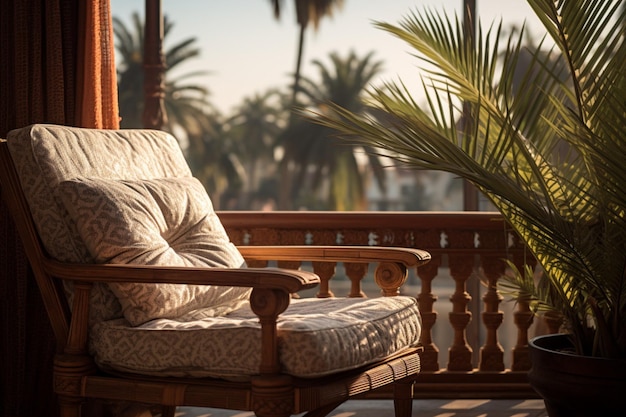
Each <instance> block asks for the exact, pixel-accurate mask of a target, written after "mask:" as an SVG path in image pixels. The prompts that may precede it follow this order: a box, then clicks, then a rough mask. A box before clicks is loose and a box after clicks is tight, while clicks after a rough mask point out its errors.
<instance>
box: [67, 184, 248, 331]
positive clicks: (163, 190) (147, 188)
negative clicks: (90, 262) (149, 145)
mask: <svg viewBox="0 0 626 417" xmlns="http://www.w3.org/2000/svg"><path fill="white" fill-rule="evenodd" d="M59 192H60V198H61V200H62V201H63V204H64V205H65V207H66V208H67V210H68V212H69V214H70V217H71V218H72V219H73V220H74V221H75V223H76V226H77V229H78V232H79V234H80V236H81V238H82V239H83V241H84V242H85V245H86V246H87V248H88V250H89V252H90V253H91V255H92V256H93V257H94V258H95V259H96V261H97V262H99V263H113V264H143V265H161V266H194V267H198V266H200V267H231V268H239V267H242V266H243V265H244V260H243V258H242V256H241V254H240V253H239V251H238V250H237V248H236V247H235V245H233V244H232V243H231V242H230V240H229V238H228V236H227V234H226V231H225V230H224V228H223V226H222V224H221V222H220V220H219V218H218V217H217V215H216V213H215V211H214V210H213V205H212V203H211V200H210V199H209V197H208V195H207V193H206V191H205V189H204V187H203V186H202V184H201V183H200V182H199V181H198V180H197V179H195V178H193V177H177V178H162V179H152V180H135V181H133V180H110V179H99V178H76V179H72V180H69V181H63V182H62V183H61V184H60V185H59ZM109 285H110V287H111V289H112V290H113V292H114V293H115V295H116V296H117V298H118V299H119V301H120V303H121V305H122V309H123V312H124V317H125V318H126V319H127V320H128V321H129V322H130V323H131V324H132V325H134V326H137V325H140V324H142V323H145V322H147V321H149V320H152V319H156V318H176V317H179V316H182V315H184V314H187V313H189V312H191V311H194V310H198V309H205V308H208V307H210V308H209V309H206V311H210V312H211V313H209V314H212V315H220V314H226V313H228V312H230V311H232V310H234V309H236V308H238V307H239V306H240V305H241V304H243V303H245V301H246V300H247V298H248V296H249V293H250V289H249V288H243V287H223V286H214V285H184V284H152V283H150V284H146V283H111V284H109Z"/></svg>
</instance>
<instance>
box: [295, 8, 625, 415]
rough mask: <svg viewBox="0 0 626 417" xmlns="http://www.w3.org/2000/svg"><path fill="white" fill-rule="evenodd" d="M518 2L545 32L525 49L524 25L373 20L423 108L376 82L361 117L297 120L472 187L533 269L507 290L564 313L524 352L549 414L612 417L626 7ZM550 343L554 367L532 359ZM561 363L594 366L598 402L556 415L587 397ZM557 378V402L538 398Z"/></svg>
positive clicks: (621, 230)
mask: <svg viewBox="0 0 626 417" xmlns="http://www.w3.org/2000/svg"><path fill="white" fill-rule="evenodd" d="M518 1H523V0H518ZM527 2H528V4H529V5H530V6H531V7H532V10H533V11H534V13H535V14H536V16H537V17H538V18H539V21H540V22H541V23H542V27H543V28H544V29H545V36H544V37H543V38H542V39H541V41H539V42H537V44H536V45H535V46H532V45H529V44H528V43H527V42H526V41H525V40H526V39H527V35H526V33H525V31H524V29H523V28H522V29H521V30H520V31H513V32H512V33H510V34H509V35H507V36H504V34H505V31H504V29H503V27H502V25H501V24H492V25H491V26H489V27H486V28H485V27H482V25H481V24H480V23H478V25H477V26H478V30H477V35H476V37H475V39H474V42H467V41H466V39H465V38H464V36H463V25H462V24H461V23H460V22H459V20H458V19H456V18H452V17H450V16H449V15H447V14H445V13H443V12H441V13H439V12H436V11H433V10H431V9H425V10H423V11H415V12H411V13H410V14H409V15H408V16H406V17H405V18H404V19H403V20H401V21H400V23H399V24H397V25H394V24H389V23H384V22H377V23H375V26H377V27H378V28H380V29H383V30H385V31H387V32H389V33H391V34H393V35H395V36H396V37H398V38H400V39H401V40H403V41H405V42H406V43H407V44H408V45H409V46H410V47H411V48H412V51H411V53H413V54H414V55H415V56H416V57H417V58H418V59H420V60H421V62H422V63H423V64H424V65H423V68H424V74H425V75H423V79H422V81H423V82H422V85H423V87H424V91H423V92H421V93H423V94H425V97H426V99H425V100H424V104H420V103H419V102H418V100H417V99H415V98H414V97H412V96H411V92H409V91H408V89H407V88H406V87H405V86H404V84H403V83H402V82H397V83H396V82H389V83H386V84H385V85H383V86H382V87H378V88H373V89H372V90H371V91H370V93H369V96H368V104H369V106H370V108H371V111H370V112H369V113H354V112H350V111H347V110H346V109H344V108H342V107H340V106H338V105H336V104H330V105H328V106H325V107H320V109H323V111H322V110H320V111H316V110H308V111H306V112H305V114H306V115H307V117H309V118H311V119H313V120H314V121H315V122H316V123H320V124H322V125H325V126H328V127H331V128H333V129H336V130H337V131H338V133H339V134H340V136H341V137H342V138H344V140H350V141H353V142H354V143H357V144H358V143H361V144H364V145H368V147H371V146H374V147H376V148H377V149H379V152H380V155H384V156H386V157H391V158H392V159H393V160H395V161H396V162H397V163H398V164H401V165H404V166H408V167H413V168H416V169H434V170H444V171H448V172H451V173H453V174H456V175H457V176H459V177H461V178H464V179H466V180H468V181H470V182H471V183H473V184H474V185H475V186H476V187H477V188H478V189H479V190H480V191H481V192H482V193H483V194H484V195H485V196H486V197H487V198H488V199H489V200H490V201H491V202H492V203H493V205H494V206H495V207H496V208H497V210H499V211H500V212H501V213H502V215H503V217H504V218H505V220H506V221H507V222H508V223H509V224H510V226H511V227H512V228H514V229H515V231H516V232H517V233H518V234H519V236H520V237H521V238H522V239H523V240H524V241H525V243H526V244H527V247H528V250H529V251H530V252H531V253H532V255H533V256H534V257H535V258H536V259H537V261H538V264H539V266H540V267H541V269H542V271H543V279H542V280H541V281H540V283H539V284H536V283H535V282H534V281H533V278H532V274H529V273H526V271H519V272H517V273H516V274H514V275H512V276H510V277H508V278H504V279H503V280H502V282H503V283H504V284H505V287H506V289H507V290H508V291H509V292H510V293H511V294H513V295H514V296H516V297H518V298H519V299H523V300H525V301H529V302H530V303H531V305H532V306H533V309H534V310H535V311H536V312H537V313H541V312H546V311H550V312H552V314H554V313H556V314H560V315H561V316H562V317H563V322H564V325H563V329H564V330H565V332H564V333H565V334H564V335H561V336H558V340H557V341H554V340H553V339H548V338H536V339H533V342H532V343H533V344H534V347H531V352H532V353H531V360H532V362H533V368H532V370H531V372H530V374H529V378H530V380H531V384H533V385H534V386H535V388H536V390H537V391H538V392H539V393H540V394H541V395H542V396H543V397H544V399H545V402H546V406H547V408H548V411H549V413H550V415H551V416H557V415H567V416H575V415H594V416H597V415H616V414H614V411H615V409H616V408H617V407H619V408H620V409H622V408H623V399H622V398H621V396H622V395H623V392H626V391H625V389H626V70H625V69H624V65H625V63H626V42H625V36H626V23H625V13H626V8H625V7H623V5H622V1H621V0H557V1H555V0H527ZM553 348H557V349H558V350H559V351H560V353H559V355H560V354H561V353H562V352H563V350H564V349H565V350H567V353H566V354H565V356H566V357H567V361H565V360H563V361H561V359H558V360H557V359H555V358H554V357H550V359H547V360H546V359H543V357H542V356H541V355H542V354H543V353H546V352H547V353H548V354H553V352H552V349H553ZM570 359H588V360H596V361H597V362H594V365H591V367H592V368H596V369H601V370H602V371H601V375H600V376H599V379H596V380H595V382H592V385H595V386H598V387H600V388H602V391H603V394H602V396H601V397H597V395H599V394H591V395H592V399H591V400H589V399H588V400H585V401H586V403H585V404H582V405H574V406H573V409H571V408H570V409H569V410H566V411H563V410H562V409H561V407H562V406H563V405H565V406H568V405H571V404H573V403H574V399H576V398H580V397H582V396H583V394H585V392H587V391H591V389H592V385H585V384H587V383H586V382H580V381H579V380H578V379H577V378H578V377H579V376H575V374H577V373H582V374H584V373H586V370H583V369H585V368H584V366H585V365H579V364H572V363H570V362H569V360H570ZM561 362H563V363H565V367H566V368H567V369H566V370H565V372H566V373H565V374H560V375H559V376H554V375H549V376H547V378H549V383H546V382H545V381H544V380H543V378H544V377H545V372H547V370H546V369H547V368H546V367H544V366H543V365H545V364H549V365H551V367H556V365H557V364H561ZM607 364H608V365H607ZM611 370H615V371H617V373H616V374H615V373H614V374H613V375H611V374H610V373H609V372H610V371H611ZM558 381H560V382H563V383H564V384H565V388H564V390H565V392H566V394H567V397H568V399H567V400H565V401H562V400H560V399H558V393H554V392H551V388H552V387H554V386H556V385H558V383H557V382H558ZM581 384H582V385H581ZM594 395H595V396H596V397H595V398H593V396H594ZM603 407H605V409H603Z"/></svg>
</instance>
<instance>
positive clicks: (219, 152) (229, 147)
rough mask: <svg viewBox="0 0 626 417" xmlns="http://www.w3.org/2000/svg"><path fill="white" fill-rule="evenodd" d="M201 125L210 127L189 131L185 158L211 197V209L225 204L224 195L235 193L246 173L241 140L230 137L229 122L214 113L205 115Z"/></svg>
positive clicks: (243, 181)
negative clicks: (241, 157) (203, 129)
mask: <svg viewBox="0 0 626 417" xmlns="http://www.w3.org/2000/svg"><path fill="white" fill-rule="evenodd" d="M202 117H204V120H202V121H200V122H201V123H202V124H207V125H210V127H211V129H210V130H205V131H202V132H200V133H198V134H196V133H191V134H189V142H188V146H187V152H186V155H185V156H186V159H187V162H188V163H189V166H190V167H191V170H192V171H193V174H194V176H195V177H197V178H198V179H199V180H200V182H202V184H203V185H204V187H205V188H206V190H207V192H208V194H209V195H210V196H211V200H212V201H213V205H214V208H215V209H216V210H217V209H220V208H221V206H224V205H228V202H227V201H224V200H225V196H228V195H232V196H236V195H238V194H239V193H240V191H241V189H242V187H243V184H244V183H245V182H246V172H245V169H244V167H243V164H242V163H241V160H240V158H239V155H242V154H244V152H243V150H242V148H241V145H242V144H241V142H239V141H236V140H233V137H232V135H231V134H230V133H229V132H228V129H227V126H228V124H227V123H226V122H225V121H223V120H221V117H220V116H219V115H217V114H204V115H202Z"/></svg>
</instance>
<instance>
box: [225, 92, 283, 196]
mask: <svg viewBox="0 0 626 417" xmlns="http://www.w3.org/2000/svg"><path fill="white" fill-rule="evenodd" d="M286 114H287V112H286V110H285V107H284V106H283V103H282V102H281V96H280V93H279V92H278V91H277V90H273V89H272V90H268V91H267V92H265V93H263V94H255V95H254V96H252V97H247V98H245V99H244V101H243V103H242V104H241V105H240V106H239V107H237V108H236V109H235V115H234V116H232V117H231V118H229V119H228V121H227V124H228V127H229V131H228V134H229V136H230V137H231V138H232V140H234V141H237V142H238V143H239V149H240V150H241V157H242V161H243V163H244V165H245V171H246V173H247V183H246V185H247V186H246V187H245V190H244V191H245V192H246V193H247V194H248V195H247V196H246V197H245V198H244V199H243V201H240V205H243V207H244V208H250V206H249V203H250V201H249V200H250V198H251V197H252V194H253V193H254V191H255V190H257V189H258V188H259V186H260V182H261V181H263V180H264V179H266V178H267V177H271V176H275V175H276V166H277V163H276V159H275V151H276V145H277V140H278V136H279V134H280V132H281V131H282V130H283V129H284V127H285V124H286V117H287V116H286ZM249 197H250V198H249ZM266 197H268V196H266Z"/></svg>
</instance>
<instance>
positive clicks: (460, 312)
mask: <svg viewBox="0 0 626 417" xmlns="http://www.w3.org/2000/svg"><path fill="white" fill-rule="evenodd" d="M449 265H450V275H452V279H454V283H455V289H454V294H452V296H451V297H450V301H451V302H452V311H451V312H450V324H451V325H452V328H453V329H454V341H453V342H452V346H450V349H449V350H448V354H449V359H448V370H449V371H463V372H468V371H471V370H472V369H473V367H472V348H471V347H470V346H469V344H468V343H467V338H466V334H465V329H466V327H467V325H468V324H469V322H470V320H471V319H472V313H471V312H470V311H468V310H467V304H468V303H469V302H470V300H471V299H472V297H470V295H469V294H468V293H467V291H466V286H465V283H466V281H467V279H468V278H469V277H470V274H471V273H472V270H473V267H474V257H473V256H472V255H459V256H451V257H450V259H449Z"/></svg>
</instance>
